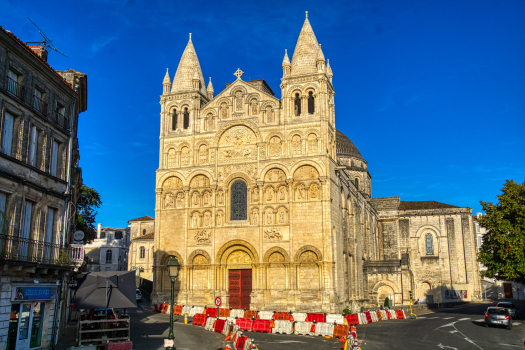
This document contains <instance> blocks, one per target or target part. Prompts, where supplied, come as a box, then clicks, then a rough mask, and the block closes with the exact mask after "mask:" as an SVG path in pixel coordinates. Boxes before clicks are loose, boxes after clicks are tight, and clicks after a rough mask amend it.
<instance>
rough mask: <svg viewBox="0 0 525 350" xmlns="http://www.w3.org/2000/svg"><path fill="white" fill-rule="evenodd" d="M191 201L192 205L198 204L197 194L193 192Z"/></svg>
mask: <svg viewBox="0 0 525 350" xmlns="http://www.w3.org/2000/svg"><path fill="white" fill-rule="evenodd" d="M191 199H192V200H193V205H198V204H199V198H198V197H197V192H193V194H192V196H191Z"/></svg>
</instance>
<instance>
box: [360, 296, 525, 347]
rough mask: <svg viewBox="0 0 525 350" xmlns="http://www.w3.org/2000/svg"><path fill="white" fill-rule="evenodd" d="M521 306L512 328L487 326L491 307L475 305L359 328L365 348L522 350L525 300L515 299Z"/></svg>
mask: <svg viewBox="0 0 525 350" xmlns="http://www.w3.org/2000/svg"><path fill="white" fill-rule="evenodd" d="M513 302H514V303H515V304H516V305H518V307H519V308H520V313H519V315H520V318H521V319H520V320H515V321H514V322H513V328H512V330H510V331H509V330H507V329H505V328H492V327H491V328H485V324H484V322H483V315H484V313H485V310H486V309H487V307H488V306H495V303H494V304H488V305H487V304H475V305H469V306H466V307H462V308H458V309H456V308H454V309H440V310H437V311H430V310H426V311H424V312H426V313H425V314H422V315H420V316H418V318H417V319H416V320H412V319H411V320H403V321H394V322H392V321H388V322H377V323H371V324H368V325H362V326H358V327H357V335H358V337H359V339H360V341H361V344H362V346H361V347H362V349H363V350H374V349H378V350H379V349H380V350H385V349H403V350H407V349H436V350H439V349H444V350H454V349H457V350H460V349H461V350H470V349H472V350H493V349H523V347H524V338H525V321H524V320H523V319H525V303H524V302H523V301H513Z"/></svg>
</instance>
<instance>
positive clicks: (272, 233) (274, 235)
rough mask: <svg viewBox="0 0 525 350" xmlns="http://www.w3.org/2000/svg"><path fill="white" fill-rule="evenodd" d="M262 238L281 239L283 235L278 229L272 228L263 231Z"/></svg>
mask: <svg viewBox="0 0 525 350" xmlns="http://www.w3.org/2000/svg"><path fill="white" fill-rule="evenodd" d="M264 238H265V239H267V240H270V241H280V240H282V239H283V235H282V234H281V232H279V230H277V229H275V228H273V229H268V230H265V231H264Z"/></svg>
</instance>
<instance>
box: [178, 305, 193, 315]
mask: <svg viewBox="0 0 525 350" xmlns="http://www.w3.org/2000/svg"><path fill="white" fill-rule="evenodd" d="M190 310H191V306H188V305H183V307H182V312H181V313H180V314H181V315H182V316H184V315H186V314H187V315H189V314H190Z"/></svg>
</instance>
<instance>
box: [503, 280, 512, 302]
mask: <svg viewBox="0 0 525 350" xmlns="http://www.w3.org/2000/svg"><path fill="white" fill-rule="evenodd" d="M503 291H504V292H505V299H512V283H503Z"/></svg>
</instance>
